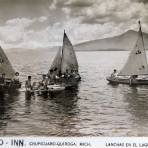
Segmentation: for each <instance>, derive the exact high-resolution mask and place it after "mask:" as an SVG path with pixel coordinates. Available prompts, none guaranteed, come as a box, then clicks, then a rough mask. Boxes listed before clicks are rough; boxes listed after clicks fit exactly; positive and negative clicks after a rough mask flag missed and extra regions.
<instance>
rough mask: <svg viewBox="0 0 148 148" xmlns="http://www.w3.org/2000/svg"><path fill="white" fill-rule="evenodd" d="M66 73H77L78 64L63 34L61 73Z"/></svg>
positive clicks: (70, 45)
mask: <svg viewBox="0 0 148 148" xmlns="http://www.w3.org/2000/svg"><path fill="white" fill-rule="evenodd" d="M66 71H67V72H69V73H71V71H76V72H78V62H77V58H76V55H75V52H74V49H73V46H72V44H71V42H70V40H69V39H68V37H67V35H66V33H65V32H64V37H63V47H62V65H61V72H62V73H65V72H66Z"/></svg>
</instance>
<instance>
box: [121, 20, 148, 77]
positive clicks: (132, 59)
mask: <svg viewBox="0 0 148 148" xmlns="http://www.w3.org/2000/svg"><path fill="white" fill-rule="evenodd" d="M139 25H140V21H139ZM146 74H148V64H147V58H146V52H145V48H144V41H143V35H142V31H141V25H140V27H139V32H138V39H137V42H136V45H135V47H134V49H133V50H132V51H131V53H130V55H129V57H128V60H127V62H126V64H125V65H124V67H123V69H122V70H121V71H120V73H119V74H118V75H121V76H125V75H127V76H131V75H146Z"/></svg>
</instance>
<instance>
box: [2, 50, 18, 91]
mask: <svg viewBox="0 0 148 148" xmlns="http://www.w3.org/2000/svg"><path fill="white" fill-rule="evenodd" d="M18 75H19V73H18V72H15V70H14V69H13V67H12V65H11V63H10V61H9V59H8V58H7V56H6V54H5V53H4V51H3V49H2V48H1V47H0V91H2V92H5V91H13V90H17V89H19V88H21V83H20V82H19V80H17V79H15V77H16V76H18Z"/></svg>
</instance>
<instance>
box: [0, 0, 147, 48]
mask: <svg viewBox="0 0 148 148" xmlns="http://www.w3.org/2000/svg"><path fill="white" fill-rule="evenodd" d="M139 19H140V20H141V24H142V30H143V31H144V32H147V33H148V0H0V44H1V46H2V47H3V48H24V49H36V48H46V47H49V46H59V45H62V38H63V32H64V29H65V30H66V33H67V35H68V36H69V38H70V40H71V42H72V43H73V44H77V43H80V42H84V41H89V40H95V39H100V38H105V37H111V36H115V35H118V34H121V33H123V32H126V31H127V30H130V29H133V30H138V25H137V21H138V20H139Z"/></svg>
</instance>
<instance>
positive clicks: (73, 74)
mask: <svg viewBox="0 0 148 148" xmlns="http://www.w3.org/2000/svg"><path fill="white" fill-rule="evenodd" d="M47 75H49V77H52V78H53V77H56V76H58V79H56V80H55V81H56V82H55V83H57V84H61V83H64V84H65V86H66V87H69V86H74V85H76V84H78V82H79V81H80V80H81V77H80V75H79V66H78V62H77V58H76V54H75V51H74V49H73V46H72V43H71V42H70V40H69V38H68V36H67V34H66V33H65V30H64V36H63V46H62V48H59V50H58V52H57V55H56V57H55V58H54V60H53V62H52V64H51V67H50V69H49V71H48V74H47Z"/></svg>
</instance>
